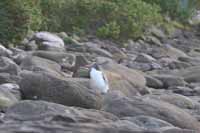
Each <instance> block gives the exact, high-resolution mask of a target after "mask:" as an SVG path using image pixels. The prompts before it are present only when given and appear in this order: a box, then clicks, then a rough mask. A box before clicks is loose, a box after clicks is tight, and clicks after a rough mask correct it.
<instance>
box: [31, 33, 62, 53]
mask: <svg viewBox="0 0 200 133" xmlns="http://www.w3.org/2000/svg"><path fill="white" fill-rule="evenodd" d="M31 40H35V41H36V43H37V44H39V49H41V50H50V51H55V50H56V51H57V50H59V51H60V50H61V51H64V50H65V44H64V41H63V40H62V39H61V38H60V37H58V36H57V35H55V34H53V33H49V32H44V31H42V32H37V33H35V34H34V36H33V38H32V39H31Z"/></svg>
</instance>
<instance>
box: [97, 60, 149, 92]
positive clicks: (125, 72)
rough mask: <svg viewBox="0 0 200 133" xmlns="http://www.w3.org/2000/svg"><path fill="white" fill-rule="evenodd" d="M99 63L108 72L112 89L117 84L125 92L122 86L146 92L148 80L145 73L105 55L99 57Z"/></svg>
mask: <svg viewBox="0 0 200 133" xmlns="http://www.w3.org/2000/svg"><path fill="white" fill-rule="evenodd" d="M97 64H99V66H100V68H101V70H102V71H103V72H104V73H105V74H106V76H107V78H108V82H109V85H111V90H112V88H113V89H114V88H115V87H116V86H118V89H119V90H120V91H122V92H123V90H124V89H122V88H124V87H125V88H130V87H131V88H132V89H131V88H130V89H128V90H129V91H134V92H135V91H137V92H139V93H146V89H145V85H146V80H145V78H144V73H142V72H140V71H137V70H134V69H129V68H127V67H125V66H122V65H119V64H117V63H115V62H114V61H112V60H111V59H108V58H104V57H98V58H97ZM124 83H125V84H126V85H127V86H129V87H127V86H126V85H125V86H124ZM112 86H115V87H112ZM119 86H121V87H119ZM122 86H124V87H122ZM114 90H116V89H114ZM126 90H127V89H126ZM133 94H134V93H133Z"/></svg>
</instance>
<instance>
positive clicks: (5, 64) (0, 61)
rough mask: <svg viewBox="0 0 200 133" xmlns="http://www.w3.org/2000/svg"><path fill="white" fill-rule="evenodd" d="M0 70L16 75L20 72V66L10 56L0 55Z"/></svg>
mask: <svg viewBox="0 0 200 133" xmlns="http://www.w3.org/2000/svg"><path fill="white" fill-rule="evenodd" d="M0 72H1V73H9V74H12V75H17V74H18V73H19V72H20V68H19V66H18V65H17V64H16V63H15V62H14V61H12V60H11V59H10V58H7V57H0Z"/></svg>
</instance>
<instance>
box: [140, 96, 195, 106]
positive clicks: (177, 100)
mask: <svg viewBox="0 0 200 133" xmlns="http://www.w3.org/2000/svg"><path fill="white" fill-rule="evenodd" d="M144 97H150V98H152V99H155V100H158V101H159V100H162V101H165V102H168V103H170V104H173V105H175V106H177V107H179V108H182V109H194V108H195V102H193V100H192V99H190V98H189V97H186V96H183V95H180V94H174V93H164V94H162V93H160V94H150V95H145V96H144Z"/></svg>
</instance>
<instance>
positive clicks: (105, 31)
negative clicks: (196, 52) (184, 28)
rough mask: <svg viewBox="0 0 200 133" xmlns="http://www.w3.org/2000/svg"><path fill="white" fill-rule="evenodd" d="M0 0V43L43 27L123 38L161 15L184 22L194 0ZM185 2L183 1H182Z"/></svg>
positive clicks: (157, 21)
mask: <svg viewBox="0 0 200 133" xmlns="http://www.w3.org/2000/svg"><path fill="white" fill-rule="evenodd" d="M180 1H181V0H1V2H0V42H1V43H3V44H7V43H8V42H15V43H17V42H19V41H20V40H22V39H23V38H24V37H25V35H26V34H27V33H28V32H29V31H30V30H33V31H37V30H47V31H51V32H61V31H64V32H67V33H69V32H70V33H76V34H80V35H84V34H95V35H97V36H98V37H101V38H110V39H115V40H116V39H127V38H134V39H135V38H137V37H140V36H141V35H143V34H144V32H145V29H146V28H147V27H149V26H151V25H160V24H163V15H167V16H169V17H171V18H172V19H174V20H178V21H181V22H185V21H186V20H187V19H188V18H189V17H190V16H191V15H192V14H193V11H194V9H195V8H194V7H195V6H194V4H195V0H189V3H188V4H187V6H186V7H184V6H181V4H180ZM186 1H187V0H186Z"/></svg>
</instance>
